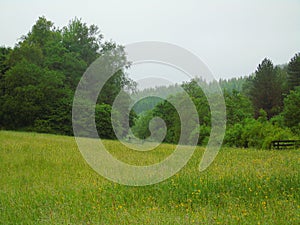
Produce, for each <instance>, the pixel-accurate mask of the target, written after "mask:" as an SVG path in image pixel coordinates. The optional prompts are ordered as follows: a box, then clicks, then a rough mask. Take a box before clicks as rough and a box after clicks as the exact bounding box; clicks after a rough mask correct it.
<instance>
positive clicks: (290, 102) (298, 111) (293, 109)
mask: <svg viewBox="0 0 300 225" xmlns="http://www.w3.org/2000/svg"><path fill="white" fill-rule="evenodd" d="M282 115H283V117H284V123H285V125H286V126H288V127H290V128H292V129H293V130H294V131H299V129H300V87H297V88H295V90H292V91H291V92H290V94H289V95H288V96H287V97H286V98H285V99H284V109H283V112H282Z"/></svg>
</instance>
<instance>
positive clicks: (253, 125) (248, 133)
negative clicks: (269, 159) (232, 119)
mask: <svg viewBox="0 0 300 225" xmlns="http://www.w3.org/2000/svg"><path fill="white" fill-rule="evenodd" d="M263 118H265V115H263V116H261V117H260V119H259V120H255V119H252V118H251V119H245V120H244V121H242V122H241V123H237V124H234V126H232V127H229V128H228V129H227V131H226V135H225V139H224V142H225V144H226V145H228V146H235V147H243V148H248V147H250V148H258V149H268V148H270V144H271V142H272V141H273V140H286V139H294V138H296V137H295V135H294V134H293V133H292V132H291V131H290V130H289V129H287V128H281V127H279V126H277V125H273V124H272V123H271V122H269V121H266V120H265V119H263Z"/></svg>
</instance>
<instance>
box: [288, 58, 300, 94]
mask: <svg viewBox="0 0 300 225" xmlns="http://www.w3.org/2000/svg"><path fill="white" fill-rule="evenodd" d="M297 86H300V53H297V54H296V55H295V56H294V57H293V58H292V59H291V60H290V62H289V64H288V87H289V89H290V90H293V89H294V88H295V87H297Z"/></svg>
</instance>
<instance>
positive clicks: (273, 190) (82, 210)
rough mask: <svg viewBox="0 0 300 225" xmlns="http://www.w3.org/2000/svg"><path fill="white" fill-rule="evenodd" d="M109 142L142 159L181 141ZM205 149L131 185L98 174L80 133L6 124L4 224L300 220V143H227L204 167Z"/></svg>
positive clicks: (0, 204)
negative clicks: (151, 180) (263, 146)
mask: <svg viewBox="0 0 300 225" xmlns="http://www.w3.org/2000/svg"><path fill="white" fill-rule="evenodd" d="M106 144H107V146H108V147H109V148H111V149H112V152H113V154H114V155H116V156H117V157H119V158H120V159H123V160H124V161H127V162H130V163H138V164H149V163H153V162H156V161H157V158H158V159H162V158H164V157H165V155H168V154H170V153H171V151H172V149H173V148H174V146H172V145H162V146H161V147H160V148H159V149H157V150H156V151H154V152H152V153H141V152H139V153H134V152H132V151H124V148H122V146H121V145H120V144H119V143H118V142H114V141H106ZM128 152H129V153H128ZM202 153H203V149H201V148H199V149H197V151H196V153H195V155H194V156H193V158H192V160H190V162H189V163H188V165H187V166H186V167H185V168H184V169H183V170H182V171H181V172H180V173H178V174H177V175H175V176H174V177H172V178H170V179H168V180H166V181H164V182H162V183H160V184H156V185H152V186H146V187H128V186H122V185H118V184H114V183H112V182H110V181H108V180H106V179H104V178H102V177H101V176H100V175H98V174H96V173H95V172H94V171H93V170H92V169H91V168H90V167H89V166H88V165H87V164H86V163H85V161H84V160H83V158H82V157H81V155H80V153H79V151H78V149H77V147H76V143H75V141H74V138H72V137H63V136H55V135H45V134H34V133H18V132H6V131H0V224H149V223H150V224H193V223H194V224H300V216H299V215H300V187H299V186H300V175H299V170H300V151H299V150H288V151H257V150H238V149H223V150H222V151H221V152H220V153H219V155H218V157H217V159H216V160H215V161H214V163H213V164H212V165H211V166H210V167H209V168H208V169H207V170H206V171H205V172H203V173H199V172H198V171H197V168H198V163H199V161H200V158H201V155H202Z"/></svg>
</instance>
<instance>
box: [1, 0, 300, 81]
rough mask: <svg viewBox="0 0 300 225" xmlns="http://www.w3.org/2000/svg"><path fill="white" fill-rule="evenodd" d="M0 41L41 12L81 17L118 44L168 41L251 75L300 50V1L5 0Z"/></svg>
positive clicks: (23, 29)
mask: <svg viewBox="0 0 300 225" xmlns="http://www.w3.org/2000/svg"><path fill="white" fill-rule="evenodd" d="M0 10H1V13H0V30H1V35H0V45H6V46H14V44H15V43H16V42H17V39H18V38H20V37H21V36H22V35H23V34H27V32H28V31H29V30H30V29H31V27H32V25H33V24H34V23H35V21H36V20H37V19H38V17H39V16H42V15H44V16H45V17H46V18H47V19H49V20H51V21H52V22H54V23H55V25H56V26H58V27H62V26H64V25H66V24H67V23H68V21H69V20H70V19H71V18H74V17H75V16H76V17H79V18H82V19H83V21H84V22H86V23H88V24H96V25H98V26H99V28H100V30H101V31H102V33H103V34H104V37H105V39H112V40H114V41H116V42H117V43H119V44H128V43H132V42H137V41H149V40H151V41H153V40H154V41H164V42H169V43H173V44H176V45H179V46H181V47H184V48H186V49H188V50H190V51H191V52H193V53H195V54H196V55H197V56H198V57H199V58H200V59H202V61H203V62H205V63H206V64H207V65H208V67H209V68H210V70H211V71H212V72H213V73H214V74H215V77H216V78H230V77H238V76H244V75H249V74H250V73H252V72H254V71H255V68H256V67H257V65H258V63H260V62H261V60H262V59H263V58H264V57H268V58H270V59H272V61H273V62H274V64H283V63H286V62H288V61H289V60H290V58H291V57H293V56H294V54H295V53H296V52H300V1H299V0H247V1H246V0H223V1H222V0H206V1H201V0H200V1H199V0H198V1H197V0H184V1H183V0H181V1H176V0H172V1H168V0H148V1H142V0H126V1H125V0H107V1H102V0H95V1H92V0H85V1H75V0H72V1H71V0H66V1H62V0H60V1H57V0H52V1H42V0H26V1H25V0H24V1H23V0H0Z"/></svg>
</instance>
